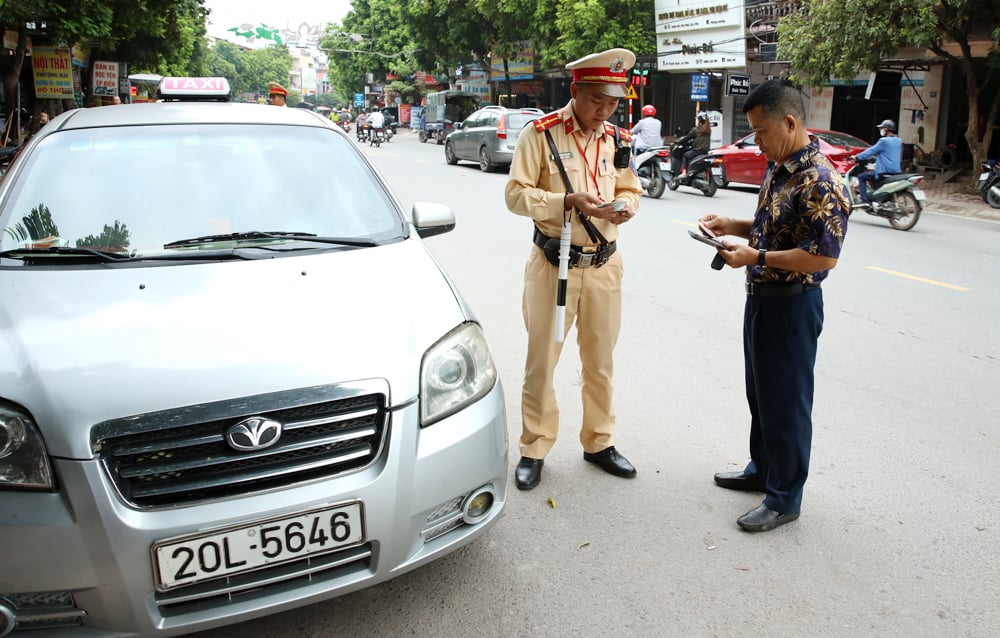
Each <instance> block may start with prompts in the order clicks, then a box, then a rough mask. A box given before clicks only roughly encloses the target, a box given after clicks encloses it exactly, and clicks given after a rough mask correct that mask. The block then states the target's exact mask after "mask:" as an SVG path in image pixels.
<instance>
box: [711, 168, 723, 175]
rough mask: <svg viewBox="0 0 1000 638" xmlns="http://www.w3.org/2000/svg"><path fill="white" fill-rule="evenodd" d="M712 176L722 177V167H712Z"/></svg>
mask: <svg viewBox="0 0 1000 638" xmlns="http://www.w3.org/2000/svg"><path fill="white" fill-rule="evenodd" d="M712 175H722V167H721V166H713V167H712Z"/></svg>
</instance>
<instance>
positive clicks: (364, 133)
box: [357, 124, 369, 144]
mask: <svg viewBox="0 0 1000 638" xmlns="http://www.w3.org/2000/svg"><path fill="white" fill-rule="evenodd" d="M357 133H358V144H364V143H365V142H367V141H368V137H369V127H368V125H367V124H362V125H360V126H358V127H357Z"/></svg>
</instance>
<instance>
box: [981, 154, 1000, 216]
mask: <svg viewBox="0 0 1000 638" xmlns="http://www.w3.org/2000/svg"><path fill="white" fill-rule="evenodd" d="M980 168H982V170H983V172H982V173H980V174H979V194H980V195H981V196H982V198H983V201H984V202H986V203H987V204H989V205H990V206H992V207H993V208H1000V162H997V160H986V161H985V162H983V163H982V165H981V166H980Z"/></svg>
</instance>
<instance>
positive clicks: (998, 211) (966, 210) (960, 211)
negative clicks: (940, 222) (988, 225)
mask: <svg viewBox="0 0 1000 638" xmlns="http://www.w3.org/2000/svg"><path fill="white" fill-rule="evenodd" d="M924 211H925V212H928V213H941V214H944V215H954V216H956V217H971V218H973V219H979V220H982V221H989V222H997V223H1000V208H991V207H990V206H989V204H987V203H986V202H979V204H976V203H974V202H972V203H968V204H966V203H958V202H954V201H949V200H927V203H926V205H925V206H924Z"/></svg>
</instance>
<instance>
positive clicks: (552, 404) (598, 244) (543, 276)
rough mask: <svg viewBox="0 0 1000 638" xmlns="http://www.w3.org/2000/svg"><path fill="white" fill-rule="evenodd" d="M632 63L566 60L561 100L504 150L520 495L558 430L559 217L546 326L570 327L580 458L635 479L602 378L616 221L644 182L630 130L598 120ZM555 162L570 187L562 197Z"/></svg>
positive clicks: (611, 108) (614, 322)
mask: <svg viewBox="0 0 1000 638" xmlns="http://www.w3.org/2000/svg"><path fill="white" fill-rule="evenodd" d="M633 64H635V54H633V53H632V52H631V51H628V50H627V49H609V50H607V51H603V52H601V53H594V54H592V55H588V56H586V57H584V58H581V59H579V60H577V61H575V62H571V63H570V64H567V65H566V68H567V69H570V70H572V72H573V82H572V84H571V85H570V94H571V95H572V99H571V100H570V102H569V104H567V105H566V106H565V107H564V108H562V109H560V110H558V111H555V112H553V113H550V114H548V115H546V116H544V117H542V118H539V119H537V120H535V122H534V126H533V127H531V126H529V127H527V128H526V129H525V130H524V131H523V132H522V133H521V135H520V137H519V138H518V141H517V147H516V150H515V152H514V158H513V161H512V164H511V169H510V179H509V180H508V182H507V187H506V190H505V197H506V203H507V207H508V208H509V209H510V210H511V211H512V212H514V213H516V214H518V215H523V216H525V217H529V218H531V220H532V221H533V222H534V243H535V245H534V246H532V248H531V254H530V255H529V257H528V263H527V266H526V268H525V274H524V297H523V303H522V306H523V313H524V323H525V327H526V328H527V332H528V354H527V360H526V362H525V372H524V385H523V388H522V396H521V423H522V430H521V437H520V451H521V460H520V462H519V463H518V465H517V469H516V470H515V484H516V485H517V487H518V488H519V489H522V490H524V489H531V488H533V487H535V486H536V485H538V483H539V481H540V480H541V473H542V464H543V462H544V459H545V456H546V454H547V453H548V452H549V450H550V449H551V448H552V445H553V443H555V440H556V433H557V430H558V427H559V408H558V406H557V405H556V398H555V390H554V386H553V373H554V369H555V366H556V363H557V361H558V360H559V355H560V352H561V351H562V342H561V340H560V341H556V340H555V339H554V338H553V326H554V322H555V318H556V309H555V305H556V295H557V289H558V283H557V273H558V268H557V266H556V265H554V263H558V262H557V261H555V262H554V263H553V261H552V257H554V253H557V252H558V251H557V248H558V243H559V236H560V230H561V228H562V225H563V223H564V221H568V222H570V223H571V225H572V239H571V244H572V251H571V254H572V258H571V261H570V266H571V267H570V269H569V273H568V280H567V282H566V289H565V303H566V313H565V325H564V326H559V327H557V328H556V329H557V330H562V331H563V332H562V334H565V331H568V329H569V328H570V327H571V326H572V325H573V323H574V322H575V323H576V328H577V343H578V345H579V348H580V360H581V364H582V372H583V388H582V395H583V423H582V424H581V429H580V442H581V444H582V445H583V450H584V454H583V457H584V459H585V460H586V461H589V462H591V463H595V464H597V465H598V466H599V467H600V468H601V469H603V470H605V471H607V472H609V473H611V474H614V475H616V476H622V477H626V478H630V477H633V476H635V473H636V471H635V468H634V467H633V466H632V464H631V463H629V461H628V459H626V458H625V457H624V456H622V455H621V454H620V453H619V452H618V451H617V450H616V449H615V446H614V441H613V439H612V430H613V429H614V426H615V413H614V409H613V407H612V394H613V389H612V376H613V370H614V362H613V352H614V347H615V342H616V341H617V339H618V331H619V327H620V325H621V281H622V257H621V254H620V253H619V252H618V251H617V243H616V240H617V238H618V226H619V225H620V224H622V223H624V222H626V221H628V220H629V219H631V218H632V216H633V215H634V214H635V211H636V209H637V208H638V206H639V198H640V197H641V196H642V186H641V185H640V183H639V178H638V177H637V176H636V174H635V173H634V172H633V170H632V169H631V167H630V166H629V161H628V159H629V158H628V148H629V143H630V141H631V138H630V136H629V133H628V131H623V130H621V129H618V128H617V127H615V126H614V125H612V124H610V123H607V122H606V121H605V120H606V119H607V118H608V117H610V116H611V114H612V113H614V112H615V109H616V108H617V107H618V101H619V99H620V98H622V97H625V87H626V75H627V73H628V70H629V69H630V68H631V67H632V65H633ZM550 143H551V144H554V145H555V148H556V149H557V150H558V155H555V154H554V153H553V152H552V150H551V147H550ZM560 162H561V163H562V165H563V168H564V169H565V172H566V178H567V179H568V181H569V185H570V187H571V191H572V192H568V191H567V188H566V186H565V183H564V179H563V176H562V175H561V173H560V168H559V164H560ZM602 204H603V205H602ZM584 217H586V218H587V219H588V220H589V221H590V222H591V223H592V227H591V228H589V229H588V228H587V227H586V226H585V224H584V222H583V221H582V219H583V218H584ZM595 230H596V231H597V233H599V234H597V235H596V237H597V239H595V233H594V231H595ZM553 241H554V242H555V243H554V244H553ZM544 247H547V249H546V248H544ZM554 248H555V250H553V249H554ZM546 253H549V255H550V256H549V257H547V256H546Z"/></svg>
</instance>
